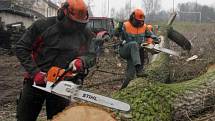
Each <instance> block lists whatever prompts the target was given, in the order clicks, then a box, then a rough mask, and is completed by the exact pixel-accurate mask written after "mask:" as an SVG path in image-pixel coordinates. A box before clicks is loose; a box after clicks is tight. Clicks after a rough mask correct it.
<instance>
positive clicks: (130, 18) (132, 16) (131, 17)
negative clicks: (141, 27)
mask: <svg viewBox="0 0 215 121" xmlns="http://www.w3.org/2000/svg"><path fill="white" fill-rule="evenodd" d="M134 17H135V13H134V12H132V13H131V15H130V17H129V20H130V21H132V20H133V19H134Z"/></svg>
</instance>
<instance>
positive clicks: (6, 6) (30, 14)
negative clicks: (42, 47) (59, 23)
mask: <svg viewBox="0 0 215 121" xmlns="http://www.w3.org/2000/svg"><path fill="white" fill-rule="evenodd" d="M57 10H58V6H57V5H55V4H54V3H52V2H51V1H49V0H17V1H16V2H12V1H10V0H0V18H1V20H2V21H3V22H4V23H5V24H12V23H16V22H23V23H24V26H25V27H29V26H30V25H31V24H32V23H33V21H35V20H36V19H38V18H45V17H47V16H48V17H50V16H56V14H57Z"/></svg>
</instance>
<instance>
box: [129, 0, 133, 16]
mask: <svg viewBox="0 0 215 121" xmlns="http://www.w3.org/2000/svg"><path fill="white" fill-rule="evenodd" d="M129 4H130V13H131V11H132V10H131V0H130V3H129Z"/></svg>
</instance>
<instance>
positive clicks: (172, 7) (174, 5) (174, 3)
mask: <svg viewBox="0 0 215 121" xmlns="http://www.w3.org/2000/svg"><path fill="white" fill-rule="evenodd" d="M172 3H173V5H172V11H173V13H174V12H175V10H174V6H175V1H174V0H173V2H172Z"/></svg>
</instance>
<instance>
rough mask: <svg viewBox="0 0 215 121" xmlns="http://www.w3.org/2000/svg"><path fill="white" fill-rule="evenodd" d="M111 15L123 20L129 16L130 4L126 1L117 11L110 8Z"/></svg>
mask: <svg viewBox="0 0 215 121" xmlns="http://www.w3.org/2000/svg"><path fill="white" fill-rule="evenodd" d="M111 12H113V13H111V17H113V18H115V19H116V20H119V21H123V20H126V19H128V18H129V16H130V14H131V13H130V4H129V3H126V4H125V7H123V8H121V9H120V10H119V11H117V12H116V11H115V9H113V10H112V9H111Z"/></svg>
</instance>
